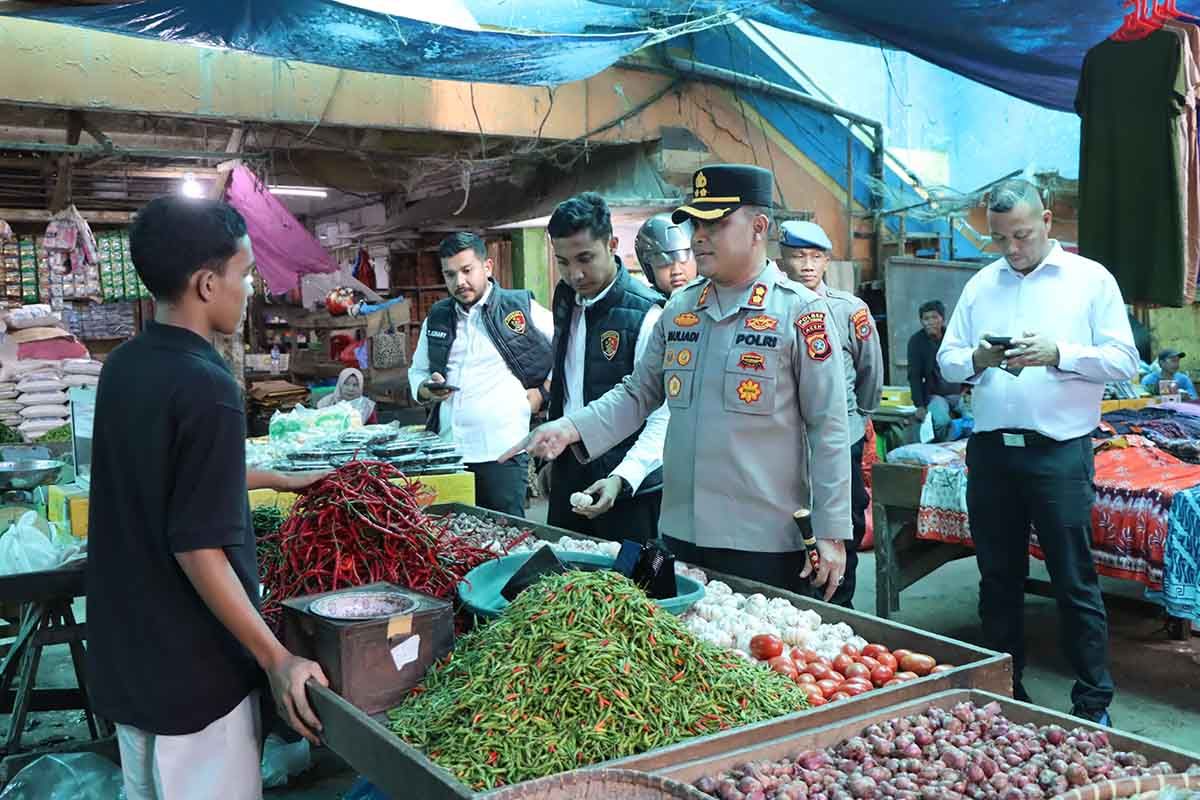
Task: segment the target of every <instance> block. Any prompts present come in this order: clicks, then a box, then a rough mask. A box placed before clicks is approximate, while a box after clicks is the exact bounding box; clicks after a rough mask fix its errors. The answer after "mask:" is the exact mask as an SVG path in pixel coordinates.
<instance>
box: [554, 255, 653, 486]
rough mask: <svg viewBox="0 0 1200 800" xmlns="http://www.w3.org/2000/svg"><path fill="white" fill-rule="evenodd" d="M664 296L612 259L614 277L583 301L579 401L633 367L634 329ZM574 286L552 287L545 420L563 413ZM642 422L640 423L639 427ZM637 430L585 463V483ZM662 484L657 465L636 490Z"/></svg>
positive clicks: (606, 468)
mask: <svg viewBox="0 0 1200 800" xmlns="http://www.w3.org/2000/svg"><path fill="white" fill-rule="evenodd" d="M663 303H664V298H663V297H662V295H660V294H659V293H658V292H656V291H654V290H653V289H651V288H650V287H648V286H645V285H643V284H642V283H641V282H640V281H636V280H634V279H633V278H632V277H630V275H629V272H628V271H626V269H625V265H624V264H622V263H621V260H620V259H619V258H618V259H617V278H616V281H615V283H614V284H613V286H612V288H611V289H609V291H608V294H606V295H605V296H604V299H602V300H600V301H599V302H598V303H594V304H592V305H590V306H587V307H586V308H585V310H584V316H585V319H586V321H587V344H586V345H585V347H584V362H583V403H584V405H587V404H588V403H591V402H592V401H593V400H597V399H599V398H600V397H602V396H603V395H604V394H605V392H607V391H608V390H609V389H611V388H613V387H614V386H616V385H617V384H618V383H620V382H621V380H622V379H623V378H624V377H625V376H626V375H629V374H630V373H631V372H633V368H634V366H635V364H636V358H635V356H634V352H635V350H636V348H637V339H638V334H639V333H641V330H642V321H643V320H644V319H645V318H646V313H647V312H648V311H649V310H650V309H651V308H653V307H654V306H660V307H661V306H662V305H663ZM575 308H576V304H575V291H574V290H573V289H572V288H571V287H570V286H568V285H567V284H566V283H563V282H561V281H560V282H559V284H558V286H556V287H555V289H554V303H553V311H554V379H553V380H552V381H551V383H550V409H549V417H550V419H552V420H553V419H558V418H559V417H561V416H562V415H563V407H564V402H565V398H566V386H567V384H566V372H565V364H566V358H567V339H568V338H569V334H570V331H571V317H572V316H573V314H574V312H575ZM643 427H645V426H643ZM641 432H642V429H641V428H639V429H638V430H637V431H636V432H635V433H634V434H633V435H632V436H630V437H629V438H627V439H625V440H624V441H623V442H621V443H620V444H618V445H617V446H616V447H614V448H613V449H612V450H609V451H608V452H607V453H605V454H604V455H602V456H600V457H599V458H597V459H596V460H595V461H592V462H591V463H589V464H587V465H586V466H585V470H586V471H587V473H588V476H589V477H588V483H586V484H584V486H581V487H579V489H580V490H582V489H583V488H584V487H585V486H587V485H589V484H591V483H594V482H595V481H598V480H601V479H602V478H607V477H608V475H609V473H610V472H612V471H613V469H615V468H616V466H617V465H618V464H620V463H621V461H623V460H624V459H625V455H626V453H628V452H629V448H630V447H632V446H633V444H634V442H636V441H637V437H638V435H639V434H640V433H641ZM661 488H662V468H661V467H660V468H658V469H656V470H655V471H654V472H652V473H650V474H649V475H647V476H646V478H645V480H644V481H642V485H641V486H640V487H639V488H638V494H645V493H646V492H652V491H658V490H660V489H661Z"/></svg>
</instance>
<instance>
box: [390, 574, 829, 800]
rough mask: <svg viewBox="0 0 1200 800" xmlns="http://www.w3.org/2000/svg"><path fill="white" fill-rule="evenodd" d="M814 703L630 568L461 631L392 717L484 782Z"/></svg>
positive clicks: (471, 778) (586, 579)
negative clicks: (683, 618)
mask: <svg viewBox="0 0 1200 800" xmlns="http://www.w3.org/2000/svg"><path fill="white" fill-rule="evenodd" d="M806 707H807V701H806V699H805V695H804V693H803V692H802V691H801V690H800V688H799V687H797V686H796V685H795V684H794V683H792V681H791V680H789V679H788V678H785V677H783V676H782V675H779V674H778V673H775V672H773V671H771V670H766V669H763V668H762V667H761V666H757V665H755V664H752V663H749V662H747V661H744V660H742V659H740V658H738V657H737V656H735V655H734V654H733V653H731V652H729V651H726V650H723V649H721V648H718V647H715V646H714V645H711V644H708V643H706V642H702V641H700V640H698V639H696V638H695V637H694V636H693V635H692V634H691V633H689V632H688V631H687V629H686V628H685V627H684V626H683V625H682V624H681V623H680V622H679V620H678V619H676V618H675V617H673V616H671V615H670V614H669V613H667V612H665V611H663V610H661V609H660V608H659V607H658V606H657V605H655V604H654V602H653V601H652V600H650V599H649V598H647V596H646V594H645V593H644V592H643V591H642V590H641V589H639V588H637V586H635V585H634V584H633V583H632V582H630V581H629V580H627V579H626V578H624V577H622V576H621V575H618V574H617V573H615V572H568V573H565V574H562V575H550V576H547V577H545V578H543V579H542V580H540V581H539V582H538V583H536V584H534V585H533V586H532V587H530V588H529V589H527V590H525V591H524V592H523V593H522V594H521V595H520V596H518V597H517V599H516V600H515V601H514V602H513V603H512V605H510V606H509V607H508V608H507V609H506V610H505V611H504V613H503V614H502V615H501V617H500V618H499V619H498V620H497V621H495V622H493V623H492V624H490V625H487V626H486V627H483V628H481V629H478V630H476V631H474V632H472V633H470V634H468V635H466V636H464V637H462V638H460V639H459V640H458V643H457V644H456V646H455V650H454V652H453V653H451V654H450V656H448V657H447V659H446V660H445V661H443V662H441V663H440V664H438V665H435V666H434V667H433V668H431V669H430V671H429V673H428V674H427V676H426V678H425V681H424V683H423V684H422V685H421V686H418V687H417V689H415V690H414V694H413V695H410V696H409V697H408V698H407V699H406V700H405V702H404V703H403V704H402V705H400V707H399V708H396V709H394V710H392V711H391V712H390V714H389V717H390V720H391V722H390V725H391V729H392V731H393V732H395V733H396V734H397V735H398V736H400V737H401V738H402V739H404V740H405V741H406V742H408V743H409V744H411V745H413V746H415V747H419V748H421V749H422V750H423V751H425V754H426V755H428V756H429V757H430V758H431V759H433V760H434V761H435V762H436V763H437V764H439V765H441V766H442V767H444V768H445V769H447V770H449V771H450V772H452V773H453V774H454V775H455V776H456V777H457V778H458V779H459V780H461V781H462V782H463V783H465V784H467V785H468V786H470V787H472V788H473V789H476V790H481V789H490V788H493V787H496V786H503V785H507V784H513V783H518V782H520V781H525V780H530V779H533V778H540V777H543V776H546V775H552V774H555V773H559V772H563V771H566V770H570V769H577V768H579V767H583V766H587V765H589V764H595V763H598V762H601V761H607V760H609V759H614V758H621V757H624V756H629V755H633V754H635V753H641V752H645V751H647V750H651V749H654V748H656V747H662V746H665V745H668V744H672V743H674V742H678V741H680V740H682V739H686V738H689V737H692V736H698V735H703V734H708V733H715V732H716V731H718V730H723V729H726V728H730V727H735V726H739V725H746V724H749V723H753V722H759V721H762V720H766V719H772V718H774V717H778V716H782V715H784V714H789V713H791V712H794V711H799V710H802V709H804V708H806Z"/></svg>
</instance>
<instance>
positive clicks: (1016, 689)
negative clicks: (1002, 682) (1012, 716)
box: [1013, 681, 1033, 703]
mask: <svg viewBox="0 0 1200 800" xmlns="http://www.w3.org/2000/svg"><path fill="white" fill-rule="evenodd" d="M1013 700H1019V701H1020V702H1022V703H1032V702H1033V701H1032V700H1030V699H1029V692H1027V691H1025V687H1024V686H1023V685H1021V682H1020V681H1017V682H1016V683H1014V684H1013Z"/></svg>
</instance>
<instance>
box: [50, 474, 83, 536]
mask: <svg viewBox="0 0 1200 800" xmlns="http://www.w3.org/2000/svg"><path fill="white" fill-rule="evenodd" d="M46 518H47V519H49V520H50V521H51V522H53V523H54V524H55V525H60V526H63V527H65V528H66V529H67V530H68V531H69V532H70V533H71V535H72V536H74V537H75V538H76V539H86V538H87V534H88V493H87V490H86V489H83V488H81V487H79V486H76V485H75V484H73V483H67V484H61V485H60V484H55V485H53V486H49V487H47V489H46Z"/></svg>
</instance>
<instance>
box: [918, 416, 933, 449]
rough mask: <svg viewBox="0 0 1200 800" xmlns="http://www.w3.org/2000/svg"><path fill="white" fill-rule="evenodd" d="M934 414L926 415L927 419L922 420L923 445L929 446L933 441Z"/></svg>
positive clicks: (921, 435)
mask: <svg viewBox="0 0 1200 800" xmlns="http://www.w3.org/2000/svg"><path fill="white" fill-rule="evenodd" d="M933 437H934V433H933V414H928V413H927V414H925V419H923V420H921V434H920V438H921V444H928V443H929V442H932V441H933Z"/></svg>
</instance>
